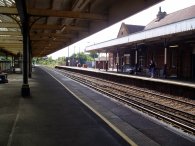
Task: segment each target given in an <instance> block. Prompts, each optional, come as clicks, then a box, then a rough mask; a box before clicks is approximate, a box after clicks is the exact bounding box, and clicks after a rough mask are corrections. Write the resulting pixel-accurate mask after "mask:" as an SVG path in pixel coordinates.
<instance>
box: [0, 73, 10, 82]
mask: <svg viewBox="0 0 195 146" xmlns="http://www.w3.org/2000/svg"><path fill="white" fill-rule="evenodd" d="M0 83H8V79H7V73H0Z"/></svg>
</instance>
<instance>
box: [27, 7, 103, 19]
mask: <svg viewBox="0 0 195 146" xmlns="http://www.w3.org/2000/svg"><path fill="white" fill-rule="evenodd" d="M28 14H29V15H32V16H39V17H40V16H43V17H44V16H47V17H61V18H76V19H90V20H101V21H106V20H107V16H106V15H101V14H93V13H83V12H74V11H59V10H48V9H30V8H29V9H28Z"/></svg>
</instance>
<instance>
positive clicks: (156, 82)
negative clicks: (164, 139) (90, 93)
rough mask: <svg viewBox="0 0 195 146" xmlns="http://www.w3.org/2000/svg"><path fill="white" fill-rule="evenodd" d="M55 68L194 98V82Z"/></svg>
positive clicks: (61, 67)
mask: <svg viewBox="0 0 195 146" xmlns="http://www.w3.org/2000/svg"><path fill="white" fill-rule="evenodd" d="M56 68H59V69H65V70H68V71H73V72H78V73H83V74H86V75H90V76H94V77H100V78H103V79H107V80H111V81H115V82H119V83H124V84H129V85H133V86H137V87H141V88H148V89H149V90H155V91H158V92H161V93H165V94H171V95H175V96H181V97H187V98H190V99H195V92H194V90H195V83H194V82H190V81H180V80H171V79H161V78H150V77H145V76H138V75H130V74H124V73H117V72H115V71H105V70H99V69H90V68H79V67H70V66H56Z"/></svg>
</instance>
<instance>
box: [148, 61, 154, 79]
mask: <svg viewBox="0 0 195 146" xmlns="http://www.w3.org/2000/svg"><path fill="white" fill-rule="evenodd" d="M149 72H150V77H151V78H153V77H154V72H155V63H154V61H153V60H150V65H149Z"/></svg>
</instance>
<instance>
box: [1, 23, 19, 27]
mask: <svg viewBox="0 0 195 146" xmlns="http://www.w3.org/2000/svg"><path fill="white" fill-rule="evenodd" d="M0 28H16V29H17V28H19V25H18V24H17V23H10V22H2V23H0Z"/></svg>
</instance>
